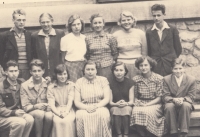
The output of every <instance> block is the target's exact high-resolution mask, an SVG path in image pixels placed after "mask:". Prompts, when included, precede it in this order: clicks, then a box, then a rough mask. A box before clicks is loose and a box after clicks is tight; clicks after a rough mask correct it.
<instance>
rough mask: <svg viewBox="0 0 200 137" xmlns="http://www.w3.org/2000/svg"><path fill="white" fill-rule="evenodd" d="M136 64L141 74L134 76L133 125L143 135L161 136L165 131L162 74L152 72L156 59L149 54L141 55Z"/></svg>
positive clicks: (144, 136)
mask: <svg viewBox="0 0 200 137" xmlns="http://www.w3.org/2000/svg"><path fill="white" fill-rule="evenodd" d="M135 66H136V67H137V68H138V69H139V70H140V71H141V75H137V76H135V77H134V78H133V81H134V82H135V83H136V84H135V89H134V92H135V101H134V105H135V106H134V107H133V111H132V115H131V121H130V122H131V123H130V125H131V126H134V127H135V128H136V130H137V132H138V134H139V135H140V136H142V137H147V136H148V137H155V136H157V137H161V136H162V135H163V131H164V117H163V113H162V104H161V96H162V87H163V86H162V85H163V81H162V79H163V78H162V76H160V75H158V74H156V73H154V72H152V69H153V68H154V67H155V66H156V61H155V60H153V59H152V58H150V57H148V56H142V57H139V58H138V59H137V60H136V62H135Z"/></svg>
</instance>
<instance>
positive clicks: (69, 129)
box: [47, 64, 76, 137]
mask: <svg viewBox="0 0 200 137" xmlns="http://www.w3.org/2000/svg"><path fill="white" fill-rule="evenodd" d="M54 73H55V79H56V81H55V82H54V83H52V84H51V85H49V86H48V92H47V99H48V104H49V106H50V107H51V110H52V112H53V113H54V117H53V129H52V137H76V134H75V112H74V109H73V108H72V104H73V100H74V90H75V84H74V83H73V82H70V81H68V79H69V73H68V70H67V67H66V65H65V64H59V65H58V66H57V67H56V68H55V70H54Z"/></svg>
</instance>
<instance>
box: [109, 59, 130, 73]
mask: <svg viewBox="0 0 200 137" xmlns="http://www.w3.org/2000/svg"><path fill="white" fill-rule="evenodd" d="M121 65H123V66H124V69H125V74H124V76H126V74H127V73H128V69H127V67H126V65H125V64H124V63H123V62H121V61H117V62H115V63H114V64H113V66H112V68H111V71H112V73H113V74H114V71H115V69H116V67H117V66H121Z"/></svg>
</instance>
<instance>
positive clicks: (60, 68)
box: [53, 64, 70, 80]
mask: <svg viewBox="0 0 200 137" xmlns="http://www.w3.org/2000/svg"><path fill="white" fill-rule="evenodd" d="M65 70H66V72H67V75H68V76H67V79H70V74H69V71H68V69H67V66H66V65H65V64H59V65H57V66H56V68H55V69H54V76H53V79H54V80H58V79H57V74H61V73H63V72H64V71H65Z"/></svg>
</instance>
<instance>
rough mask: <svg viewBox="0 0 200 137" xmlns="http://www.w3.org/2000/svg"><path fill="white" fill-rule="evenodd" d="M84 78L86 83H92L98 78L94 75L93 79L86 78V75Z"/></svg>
mask: <svg viewBox="0 0 200 137" xmlns="http://www.w3.org/2000/svg"><path fill="white" fill-rule="evenodd" d="M84 80H85V82H86V83H87V84H94V83H95V82H96V81H97V80H98V79H97V76H96V77H95V78H94V79H93V80H88V79H87V78H86V77H84Z"/></svg>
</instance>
